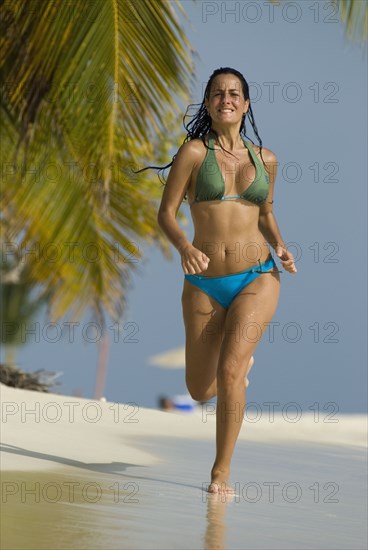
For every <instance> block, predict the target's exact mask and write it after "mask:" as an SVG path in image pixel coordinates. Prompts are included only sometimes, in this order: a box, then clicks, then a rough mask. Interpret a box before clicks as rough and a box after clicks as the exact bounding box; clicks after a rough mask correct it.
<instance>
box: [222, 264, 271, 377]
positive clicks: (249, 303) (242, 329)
mask: <svg viewBox="0 0 368 550" xmlns="http://www.w3.org/2000/svg"><path fill="white" fill-rule="evenodd" d="M279 294H280V275H279V274H278V273H277V272H268V273H265V274H263V275H260V276H259V277H257V279H255V280H254V281H252V282H251V283H250V284H249V285H248V286H247V287H245V288H244V289H243V290H242V291H241V292H240V293H239V294H238V295H237V296H236V298H235V299H234V300H233V301H232V303H231V304H230V307H229V308H228V310H227V315H226V319H225V323H224V327H223V341H222V343H221V348H220V358H219V374H221V373H222V372H223V370H224V369H229V370H230V374H231V376H232V377H233V376H234V374H235V376H236V377H239V378H244V375H245V372H246V367H247V365H248V362H249V359H250V358H251V356H252V355H253V353H254V351H255V349H256V348H257V346H258V344H259V342H260V340H261V338H262V336H263V335H264V333H265V331H266V330H267V327H268V324H269V323H270V321H271V319H272V317H273V316H274V314H275V311H276V308H277V304H278V299H279ZM235 370H236V372H234V371H235Z"/></svg>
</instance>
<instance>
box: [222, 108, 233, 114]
mask: <svg viewBox="0 0 368 550" xmlns="http://www.w3.org/2000/svg"><path fill="white" fill-rule="evenodd" d="M233 112H234V110H233V109H219V113H233Z"/></svg>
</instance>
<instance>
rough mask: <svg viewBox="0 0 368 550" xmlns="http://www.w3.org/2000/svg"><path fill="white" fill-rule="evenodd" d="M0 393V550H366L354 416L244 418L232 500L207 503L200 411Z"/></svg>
mask: <svg viewBox="0 0 368 550" xmlns="http://www.w3.org/2000/svg"><path fill="white" fill-rule="evenodd" d="M0 389H1V454H0V458H1V472H2V503H3V504H2V508H3V511H2V535H1V542H2V548H7V549H8V548H9V549H10V548H27V549H28V548H60V549H61V548H63V549H64V548H68V549H69V548H96V549H97V548H98V549H109V548H124V549H128V548H129V549H130V548H136V549H142V550H143V549H144V550H146V549H151V548H167V549H171V548H178V549H179V548H180V549H181V548H182V549H184V548H185V549H187V548H194V549H197V548H205V549H210V548H218V549H225V548H226V549H233V548H239V549H240V548H252V549H254V548H263V549H266V548H267V549H271V548H272V549H273V548H294V549H296V548H298V549H299V548H300V549H302V548H303V549H304V548H305V549H307V548H308V549H312V548H315V549H319V550H321V549H322V548H323V549H325V548H334V549H335V550H337V549H340V548H341V549H344V550H345V549H346V548H349V549H350V548H366V547H367V539H366V528H365V514H366V512H367V502H366V496H365V494H366V474H365V472H366V464H367V463H366V460H367V456H366V445H367V417H366V416H365V415H342V414H337V415H335V416H334V417H333V418H332V420H334V422H328V421H326V420H331V418H328V415H326V414H324V415H320V417H319V418H316V417H315V415H314V414H313V413H312V412H308V413H304V412H303V413H302V415H301V417H300V418H297V419H295V415H293V414H292V412H291V411H289V413H288V416H285V415H281V414H276V413H275V415H274V416H273V415H271V413H269V412H267V413H264V412H262V414H261V415H260V417H258V418H256V415H255V414H253V416H252V417H250V415H249V418H248V417H247V418H244V422H243V426H242V429H241V432H240V436H239V440H238V444H237V448H236V451H235V454H234V458H233V469H232V478H231V482H232V484H233V485H234V486H235V487H236V488H237V495H238V496H237V497H235V498H233V499H232V501H231V502H223V501H222V502H221V499H220V498H219V497H216V498H217V501H216V500H214V498H213V497H211V496H210V495H208V493H206V491H205V490H204V489H205V487H206V485H207V483H208V482H209V470H210V467H211V465H212V461H213V457H214V445H215V443H214V442H215V439H214V438H215V414H214V406H213V405H212V404H207V405H205V406H204V407H202V409H200V408H199V409H198V410H197V411H195V412H193V413H179V412H163V411H159V410H153V409H146V408H143V407H138V406H137V405H136V404H133V403H130V404H117V403H109V402H100V401H93V400H87V399H81V398H75V397H70V396H64V395H57V394H52V393H39V392H33V391H28V390H19V389H13V388H9V387H7V386H4V385H1V387H0ZM255 419H256V421H255ZM336 420H337V421H336ZM20 525H22V526H24V527H22V529H19V526H20Z"/></svg>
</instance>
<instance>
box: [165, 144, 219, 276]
mask: <svg viewBox="0 0 368 550" xmlns="http://www.w3.org/2000/svg"><path fill="white" fill-rule="evenodd" d="M202 155H203V153H202ZM200 158H201V150H200V148H199V146H198V144H196V143H193V142H191V141H189V142H187V143H184V144H183V145H182V146H181V147H180V149H179V151H178V153H177V155H176V157H175V159H174V162H173V164H172V167H171V170H170V173H169V176H168V178H167V182H166V185H165V189H164V191H163V194H162V199H161V204H160V207H159V210H158V214H157V222H158V224H159V226H160V227H161V229H162V230H163V231H164V233H165V235H166V236H167V238H168V239H169V240H170V242H171V243H172V244H173V245H174V246H175V248H176V249H177V250H178V252H179V254H180V255H181V259H182V266H183V270H184V273H200V272H201V271H204V270H205V269H207V267H208V262H209V258H208V257H207V256H206V255H205V254H204V253H202V252H201V251H200V250H198V249H197V248H195V247H194V246H193V245H192V244H191V243H190V242H189V241H188V239H187V237H186V236H185V234H184V232H183V231H182V230H181V229H180V227H179V224H178V222H177V221H176V216H177V213H178V210H179V208H180V205H181V203H182V201H183V198H184V195H185V193H186V191H187V189H188V187H189V184H190V180H191V176H192V172H193V168H194V167H195V165H196V163H197V162H198V161H199V160H200Z"/></svg>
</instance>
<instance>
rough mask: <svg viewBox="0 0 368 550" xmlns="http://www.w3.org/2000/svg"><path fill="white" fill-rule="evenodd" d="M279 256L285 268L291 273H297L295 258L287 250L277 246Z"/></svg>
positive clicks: (276, 250)
mask: <svg viewBox="0 0 368 550" xmlns="http://www.w3.org/2000/svg"><path fill="white" fill-rule="evenodd" d="M275 252H276V254H277V256H278V257H279V258H280V260H281V263H282V266H283V268H284V269H285V270H286V271H288V272H289V273H296V272H297V269H296V267H295V260H294V256H293V255H292V253H291V252H290V250H288V249H287V248H285V247H283V246H281V245H277V246H276V248H275Z"/></svg>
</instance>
